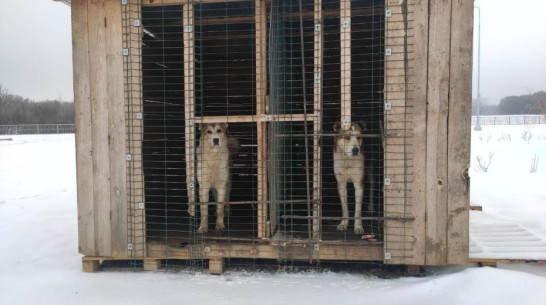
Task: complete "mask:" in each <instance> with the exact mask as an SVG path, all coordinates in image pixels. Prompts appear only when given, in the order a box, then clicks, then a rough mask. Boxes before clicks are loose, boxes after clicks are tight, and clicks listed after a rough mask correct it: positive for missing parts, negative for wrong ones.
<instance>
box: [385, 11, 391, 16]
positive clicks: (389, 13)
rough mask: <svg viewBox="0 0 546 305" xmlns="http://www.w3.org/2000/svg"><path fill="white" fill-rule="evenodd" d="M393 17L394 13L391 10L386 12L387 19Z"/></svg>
mask: <svg viewBox="0 0 546 305" xmlns="http://www.w3.org/2000/svg"><path fill="white" fill-rule="evenodd" d="M391 16H392V11H391V10H386V11H385V17H387V18H388V17H391Z"/></svg>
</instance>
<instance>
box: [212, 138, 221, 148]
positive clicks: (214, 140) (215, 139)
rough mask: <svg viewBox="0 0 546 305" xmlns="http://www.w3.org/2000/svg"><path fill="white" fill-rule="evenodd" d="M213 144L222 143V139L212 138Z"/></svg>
mask: <svg viewBox="0 0 546 305" xmlns="http://www.w3.org/2000/svg"><path fill="white" fill-rule="evenodd" d="M212 144H214V146H218V145H220V139H218V138H214V139H212Z"/></svg>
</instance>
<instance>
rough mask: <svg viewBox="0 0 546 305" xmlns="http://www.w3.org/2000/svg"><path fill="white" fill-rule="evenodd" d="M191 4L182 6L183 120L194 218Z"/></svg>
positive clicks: (193, 52)
mask: <svg viewBox="0 0 546 305" xmlns="http://www.w3.org/2000/svg"><path fill="white" fill-rule="evenodd" d="M193 9H194V8H193V4H190V3H187V4H184V6H183V24H184V118H185V128H184V135H185V157H186V188H187V190H188V203H189V206H188V213H189V214H190V215H191V216H195V203H196V198H195V196H196V191H195V190H196V188H197V179H196V177H195V146H196V143H195V45H194V44H195V41H194V39H195V37H194V18H193V15H194V11H193Z"/></svg>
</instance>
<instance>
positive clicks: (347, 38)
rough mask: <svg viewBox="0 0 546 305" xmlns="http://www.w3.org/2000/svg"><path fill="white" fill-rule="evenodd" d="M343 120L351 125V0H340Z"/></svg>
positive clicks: (346, 124) (347, 125)
mask: <svg viewBox="0 0 546 305" xmlns="http://www.w3.org/2000/svg"><path fill="white" fill-rule="evenodd" d="M339 23H340V24H339V27H340V29H339V31H340V37H339V40H340V65H341V66H340V70H341V75H340V85H341V122H342V126H343V128H344V129H346V128H349V127H350V126H351V0H340V1H339Z"/></svg>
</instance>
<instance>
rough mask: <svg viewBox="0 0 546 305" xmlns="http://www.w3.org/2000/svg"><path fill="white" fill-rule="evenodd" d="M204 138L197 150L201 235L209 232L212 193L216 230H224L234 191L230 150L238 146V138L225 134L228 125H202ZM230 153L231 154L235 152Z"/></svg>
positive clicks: (202, 137) (200, 140) (201, 139)
mask: <svg viewBox="0 0 546 305" xmlns="http://www.w3.org/2000/svg"><path fill="white" fill-rule="evenodd" d="M200 129H201V138H200V139H199V146H198V147H197V181H198V182H199V201H200V203H201V224H200V226H199V229H198V230H197V231H198V232H199V233H206V232H207V231H208V217H209V214H208V205H207V203H208V202H209V191H211V190H212V193H213V195H214V197H215V198H214V199H215V201H216V203H217V206H216V230H223V229H225V225H224V202H228V201H229V192H230V188H231V180H230V167H231V160H230V159H231V158H230V150H232V151H233V150H234V149H235V148H236V147H238V146H239V145H238V144H239V143H238V141H237V140H236V139H232V138H229V137H228V136H227V135H226V130H227V124H225V123H219V124H205V125H203V126H201V128H200ZM232 151H231V152H232Z"/></svg>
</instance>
